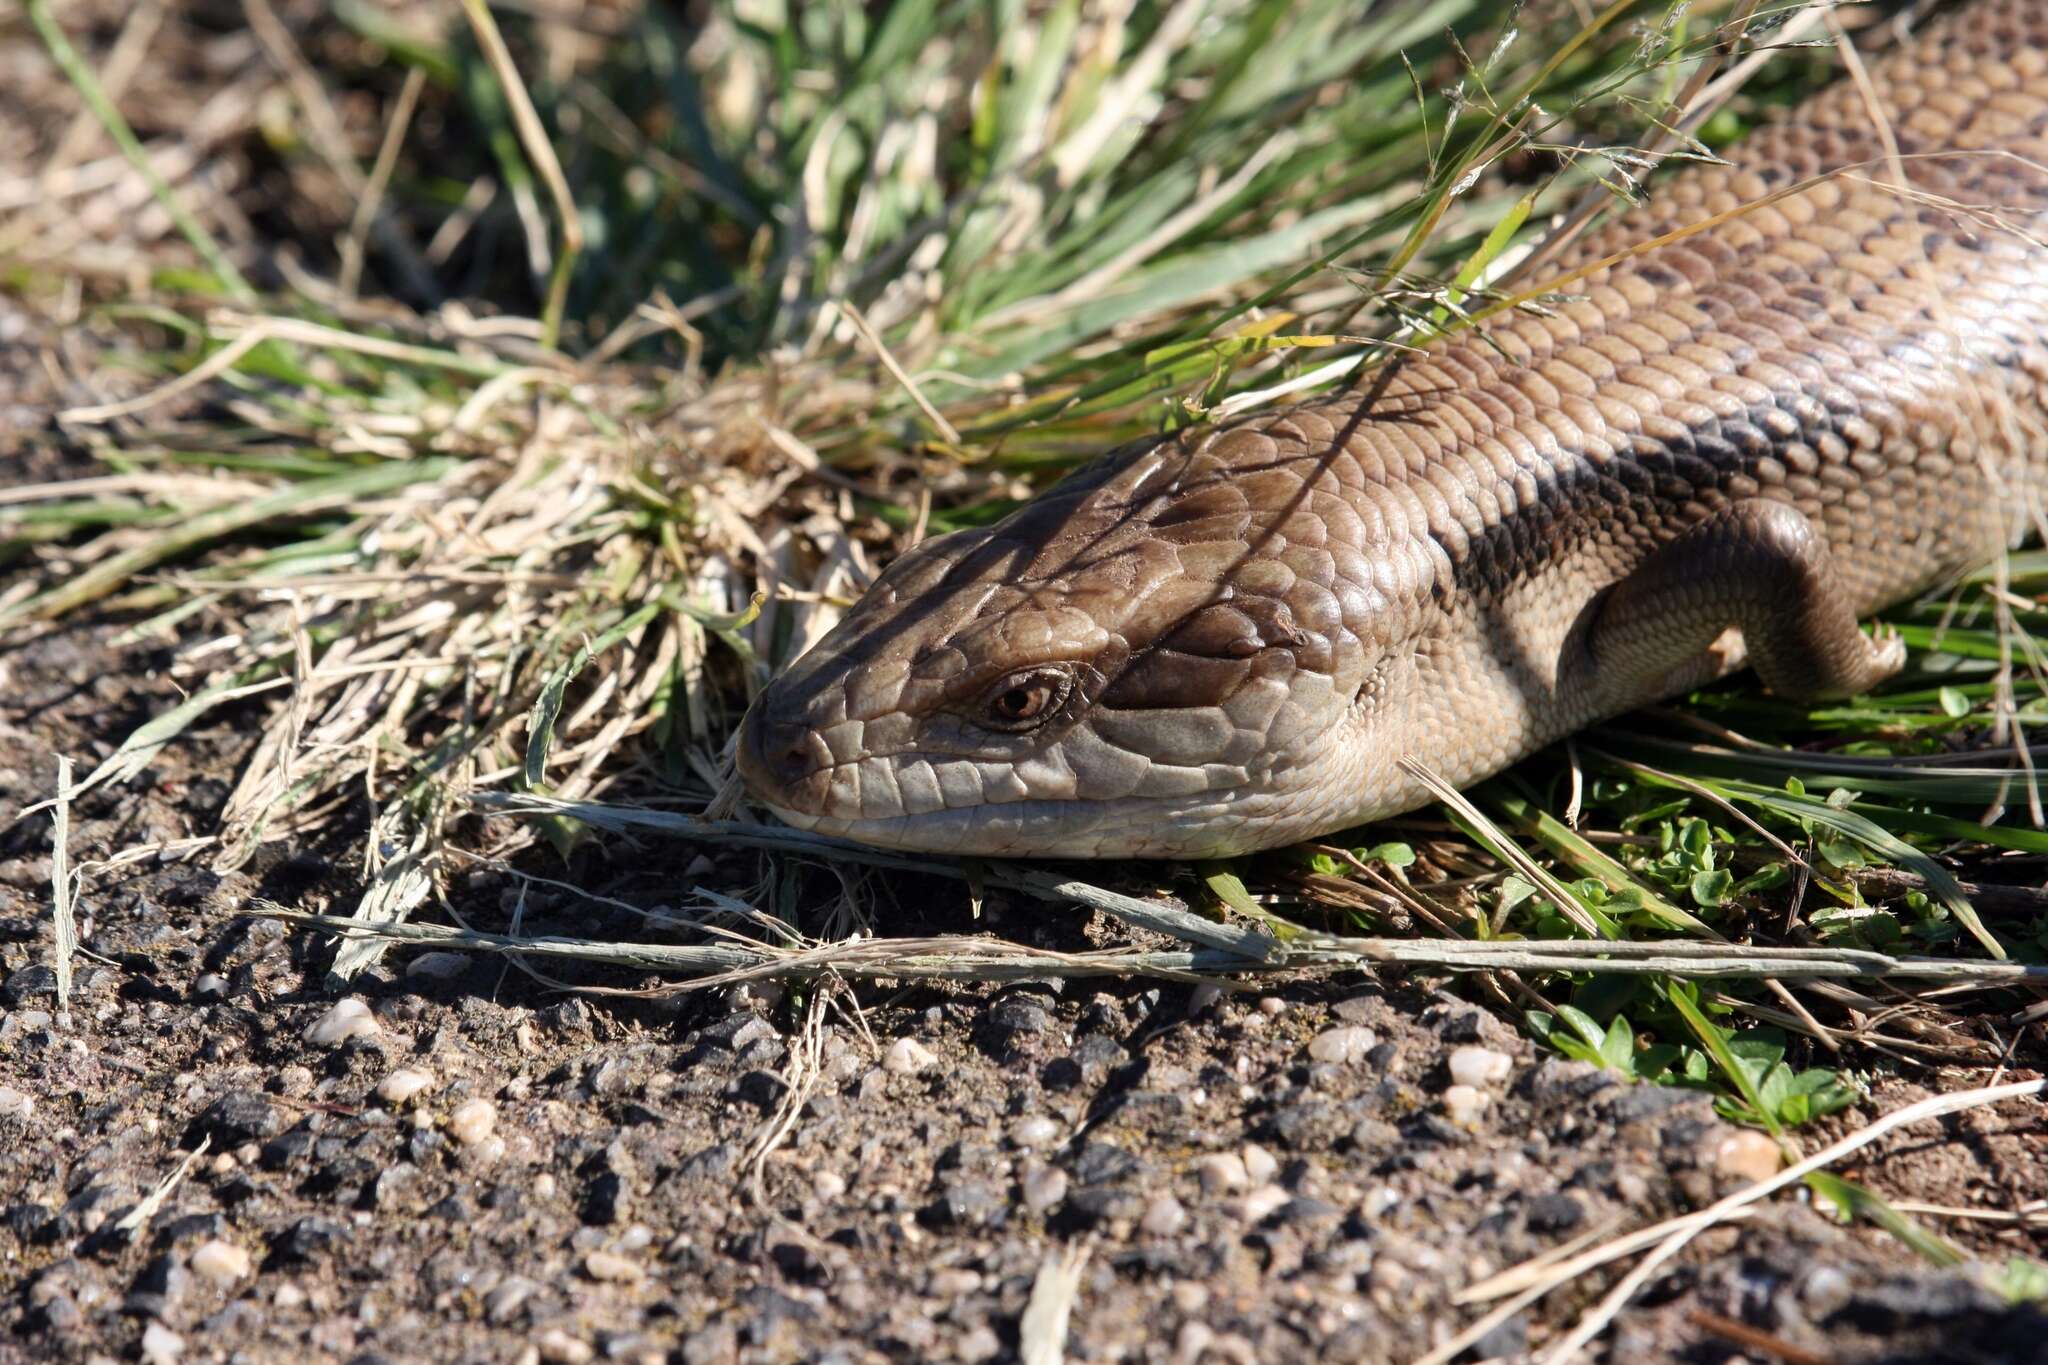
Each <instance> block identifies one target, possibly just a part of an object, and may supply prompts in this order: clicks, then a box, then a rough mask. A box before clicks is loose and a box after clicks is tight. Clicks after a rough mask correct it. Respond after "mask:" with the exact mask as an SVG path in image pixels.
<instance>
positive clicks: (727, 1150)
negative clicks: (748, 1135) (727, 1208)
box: [677, 1142, 740, 1180]
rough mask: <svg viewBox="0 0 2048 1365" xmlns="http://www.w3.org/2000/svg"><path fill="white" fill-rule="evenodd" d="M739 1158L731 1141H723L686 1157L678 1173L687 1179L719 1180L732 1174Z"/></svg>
mask: <svg viewBox="0 0 2048 1365" xmlns="http://www.w3.org/2000/svg"><path fill="white" fill-rule="evenodd" d="M739 1159H740V1154H739V1152H738V1150H737V1149H736V1148H734V1146H733V1145H732V1144H731V1143H730V1142H721V1143H718V1144H716V1145H714V1146H711V1147H706V1148H705V1149H704V1150H703V1151H701V1152H697V1153H695V1154H693V1155H691V1156H689V1157H687V1158H685V1160H684V1161H683V1164H682V1166H681V1167H680V1168H679V1169H678V1171H677V1174H679V1175H681V1176H682V1177H683V1178H684V1179H685V1180H718V1179H722V1178H723V1177H724V1176H726V1175H728V1174H730V1173H731V1171H732V1168H733V1165H734V1163H736V1162H737V1161H738V1160H739Z"/></svg>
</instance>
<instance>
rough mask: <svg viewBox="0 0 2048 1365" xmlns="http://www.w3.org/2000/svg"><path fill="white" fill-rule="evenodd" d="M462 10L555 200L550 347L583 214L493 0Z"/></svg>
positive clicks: (545, 319)
mask: <svg viewBox="0 0 2048 1365" xmlns="http://www.w3.org/2000/svg"><path fill="white" fill-rule="evenodd" d="M462 12H463V13H464V14H465V15H466V16H468V18H469V23H470V27H471V28H473V29H475V30H476V38H477V44H478V45H479V46H480V47H482V48H483V50H484V57H485V59H486V60H488V61H489V62H490V64H491V70H492V71H493V72H495V73H496V74H497V77H498V84H499V85H500V86H501V87H502V88H503V90H504V92H505V100H506V103H508V104H509V105H510V106H511V107H512V121H513V124H514V125H515V126H516V127H517V128H518V129H519V141H520V144H521V145H522V146H523V147H525V149H526V156H527V159H528V160H529V161H530V162H532V164H533V168H534V169H535V170H536V171H538V172H539V173H540V178H541V180H542V181H543V182H544V183H545V184H546V185H547V187H548V195H549V196H550V197H551V198H552V199H553V200H554V201H555V221H556V224H557V227H558V231H559V232H560V234H561V241H560V244H559V246H558V249H557V250H556V252H555V259H554V262H553V263H552V265H551V266H550V269H549V272H548V293H547V302H546V304H545V305H544V307H543V310H542V312H541V332H540V343H541V345H543V346H545V347H547V348H548V349H550V350H552V349H554V346H555V342H556V340H557V339H558V338H559V337H560V336H561V334H562V310H563V307H564V306H565V305H566V304H567V302H568V298H569V275H570V272H571V271H573V270H574V269H575V268H576V258H577V257H578V256H579V255H581V254H582V252H583V219H582V218H581V217H580V216H579V215H578V214H577V212H576V198H575V196H574V195H572V194H571V193H570V192H569V181H568V178H567V177H565V176H564V175H563V174H562V163H561V161H560V159H559V158H557V157H556V156H555V148H554V144H553V143H552V142H550V141H549V140H548V130H547V129H546V128H545V127H543V126H542V125H541V121H540V115H539V114H538V113H536V112H534V108H533V97H532V96H531V95H529V94H528V93H527V90H526V82H525V81H524V80H522V79H521V78H520V75H519V67H518V66H517V64H515V63H514V62H513V60H512V53H511V51H510V50H509V49H508V48H507V47H506V46H505V36H504V35H503V34H502V33H500V32H498V21H497V20H496V19H494V18H492V17H491V10H490V6H489V5H487V4H486V3H484V0H462Z"/></svg>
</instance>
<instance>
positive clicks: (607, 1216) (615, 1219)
mask: <svg viewBox="0 0 2048 1365" xmlns="http://www.w3.org/2000/svg"><path fill="white" fill-rule="evenodd" d="M711 1150H712V1151H716V1150H718V1149H717V1148H712V1149H711ZM703 1155H705V1153H702V1152H700V1153H698V1156H703ZM696 1159H697V1158H696V1157H692V1158H691V1160H692V1161H694V1160H696ZM729 1164H730V1159H728V1165H729ZM685 1166H686V1168H687V1163H685ZM630 1201H631V1194H630V1192H629V1191H628V1190H627V1188H626V1182H625V1180H624V1179H623V1178H622V1177H620V1176H619V1175H618V1174H617V1173H616V1172H613V1171H606V1172H604V1173H603V1174H601V1175H598V1176H596V1177H594V1178H593V1179H592V1180H591V1181H590V1183H589V1184H588V1185H585V1186H584V1187H583V1199H582V1202H581V1203H580V1204H578V1206H577V1213H578V1214H579V1215H580V1216H581V1217H582V1219H583V1221H584V1222H585V1223H588V1224H591V1225H593V1226H596V1227H611V1226H613V1225H615V1224H618V1223H623V1222H625V1221H626V1218H627V1207H628V1205H629V1203H630Z"/></svg>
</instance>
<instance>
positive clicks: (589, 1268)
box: [583, 1251, 640, 1284]
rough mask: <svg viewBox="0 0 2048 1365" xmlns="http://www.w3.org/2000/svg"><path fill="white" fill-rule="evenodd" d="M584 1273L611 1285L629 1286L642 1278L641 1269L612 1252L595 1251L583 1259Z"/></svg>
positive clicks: (634, 1263)
mask: <svg viewBox="0 0 2048 1365" xmlns="http://www.w3.org/2000/svg"><path fill="white" fill-rule="evenodd" d="M583 1273H584V1274H586V1275H588V1276H590V1278H591V1279H593V1280H602V1281H605V1282H606V1283H609V1284H629V1283H631V1282H632V1281H634V1280H637V1279H639V1278H640V1267H639V1265H638V1264H637V1263H636V1262H634V1261H630V1260H628V1259H627V1258H626V1257H624V1256H621V1255H619V1254H617V1253H616V1252H611V1251H593V1252H591V1253H590V1254H589V1255H588V1256H585V1257H584V1258H583Z"/></svg>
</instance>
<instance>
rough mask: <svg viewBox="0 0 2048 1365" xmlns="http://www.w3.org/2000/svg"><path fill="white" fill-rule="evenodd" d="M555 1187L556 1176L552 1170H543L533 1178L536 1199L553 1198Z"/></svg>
mask: <svg viewBox="0 0 2048 1365" xmlns="http://www.w3.org/2000/svg"><path fill="white" fill-rule="evenodd" d="M555 1188H556V1186H555V1177H554V1175H553V1174H552V1173H551V1172H548V1171H542V1172H541V1173H540V1174H539V1175H537V1176H535V1177H534V1178H533V1185H532V1190H533V1197H534V1198H535V1199H553V1198H554V1197H555Z"/></svg>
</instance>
